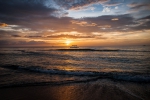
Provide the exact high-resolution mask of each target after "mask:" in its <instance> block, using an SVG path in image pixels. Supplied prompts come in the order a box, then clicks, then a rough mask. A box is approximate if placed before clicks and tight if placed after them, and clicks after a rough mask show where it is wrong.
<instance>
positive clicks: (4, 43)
mask: <svg viewBox="0 0 150 100" xmlns="http://www.w3.org/2000/svg"><path fill="white" fill-rule="evenodd" d="M8 46H9V47H11V46H12V47H14V46H50V44H49V43H46V42H44V41H10V40H0V47H8Z"/></svg>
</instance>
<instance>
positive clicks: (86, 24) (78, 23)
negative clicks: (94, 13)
mask: <svg viewBox="0 0 150 100" xmlns="http://www.w3.org/2000/svg"><path fill="white" fill-rule="evenodd" d="M71 23H72V24H77V25H80V26H96V25H97V24H96V23H88V22H86V21H76V20H72V21H71Z"/></svg>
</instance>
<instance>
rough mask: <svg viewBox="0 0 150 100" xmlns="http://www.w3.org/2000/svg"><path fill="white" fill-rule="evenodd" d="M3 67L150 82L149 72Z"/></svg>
mask: <svg viewBox="0 0 150 100" xmlns="http://www.w3.org/2000/svg"><path fill="white" fill-rule="evenodd" d="M1 67H3V68H7V69H11V70H19V71H23V72H33V73H44V74H53V75H69V76H79V77H84V76H86V77H97V78H98V79H111V80H114V81H128V82H139V83H150V75H149V74H146V75H145V74H139V73H129V72H95V71H67V70H59V69H43V68H40V67H39V66H30V67H23V66H18V65H5V66H1Z"/></svg>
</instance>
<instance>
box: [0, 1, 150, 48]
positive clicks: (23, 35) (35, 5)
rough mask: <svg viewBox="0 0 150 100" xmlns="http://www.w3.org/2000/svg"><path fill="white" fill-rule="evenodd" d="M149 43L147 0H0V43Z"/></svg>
mask: <svg viewBox="0 0 150 100" xmlns="http://www.w3.org/2000/svg"><path fill="white" fill-rule="evenodd" d="M71 45H78V46H124V45H127V46H128V45H150V0H0V47H4V46H8V47H9V46H11V47H12V46H71Z"/></svg>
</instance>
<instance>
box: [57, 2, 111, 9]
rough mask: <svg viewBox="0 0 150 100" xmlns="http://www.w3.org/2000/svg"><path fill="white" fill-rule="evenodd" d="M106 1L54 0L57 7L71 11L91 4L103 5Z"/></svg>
mask: <svg viewBox="0 0 150 100" xmlns="http://www.w3.org/2000/svg"><path fill="white" fill-rule="evenodd" d="M107 1H109V0H55V2H56V3H57V5H59V6H60V7H62V8H64V9H73V10H78V9H81V8H83V7H85V6H89V5H91V4H96V3H104V2H107Z"/></svg>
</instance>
